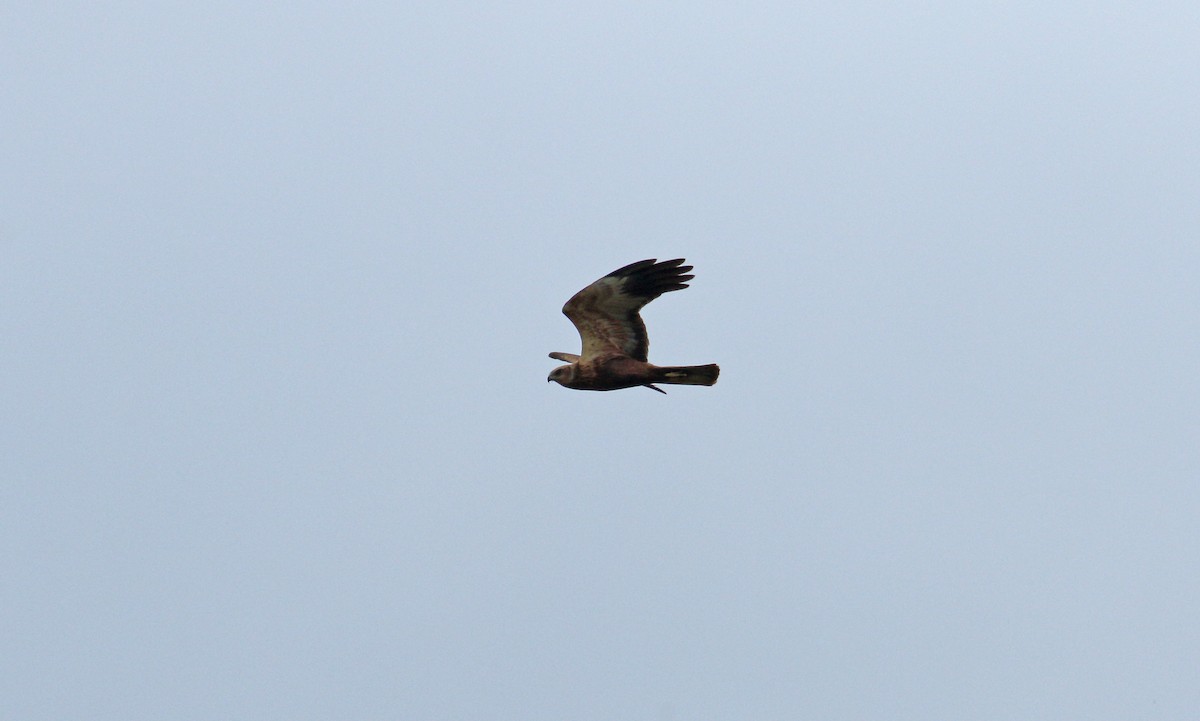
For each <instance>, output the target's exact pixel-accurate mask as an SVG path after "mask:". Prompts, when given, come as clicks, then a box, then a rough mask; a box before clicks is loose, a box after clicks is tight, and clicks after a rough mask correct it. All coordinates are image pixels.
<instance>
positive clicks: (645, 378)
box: [547, 258, 721, 393]
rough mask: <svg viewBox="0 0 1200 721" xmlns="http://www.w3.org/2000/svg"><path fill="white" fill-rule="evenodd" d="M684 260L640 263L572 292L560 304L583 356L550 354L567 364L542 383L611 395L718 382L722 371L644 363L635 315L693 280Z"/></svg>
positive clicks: (645, 344)
mask: <svg viewBox="0 0 1200 721" xmlns="http://www.w3.org/2000/svg"><path fill="white" fill-rule="evenodd" d="M691 269H692V267H691V266H689V265H683V259H682V258H677V259H675V260H665V261H663V262H661V263H659V262H657V261H655V260H653V259H651V260H642V261H639V262H637V263H632V264H630V265H627V266H625V267H624V268H619V269H617V270H614V271H613V272H612V273H609V274H608V275H606V276H604V277H603V278H601V279H599V280H597V281H596V282H594V283H592V284H591V285H589V286H587V287H586V288H584V289H583V290H581V291H579V292H578V293H576V294H575V295H574V296H572V297H571V299H570V300H568V301H567V304H566V305H564V306H563V313H564V314H565V315H566V316H567V317H568V318H570V319H571V322H572V323H574V324H575V328H576V329H577V330H578V331H579V336H580V339H581V340H582V342H583V351H582V355H574V354H573V353H559V352H555V353H551V354H550V357H551V358H556V359H558V360H563V361H567V363H568V365H565V366H559V367H558V368H555V369H554V370H553V371H551V372H550V377H549V378H547V380H551V381H556V382H557V383H559V384H561V385H563V386H565V387H567V388H573V389H576V390H588V391H611V390H618V389H621V388H633V387H635V386H646V387H648V388H651V389H653V390H656V391H659V392H660V393H662V392H663V391H662V390H661V389H659V388H656V387H655V386H654V385H653V384H654V383H666V384H676V385H706V386H711V385H713V384H714V383H716V382H717V376H718V375H719V374H720V371H721V369H720V368H718V367H717V365H716V364H709V365H702V366H656V365H654V364H652V363H650V362H649V361H647V359H646V356H647V351H648V350H649V347H650V341H649V338H648V337H647V335H646V325H645V323H643V322H642V318H641V316H640V315H638V311H639V310H641V309H642V307H644V306H645V305H646V304H647V303H649V302H650V301H652V300H654V299H655V298H657V297H658V296H660V295H662V294H663V293H667V292H670V291H673V290H682V289H683V288H686V287H687V283H686V281H688V280H691V279H692V278H693V277H694V276H691V275H685V273H687V271H689V270H691Z"/></svg>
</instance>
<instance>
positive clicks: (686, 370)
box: [654, 363, 721, 386]
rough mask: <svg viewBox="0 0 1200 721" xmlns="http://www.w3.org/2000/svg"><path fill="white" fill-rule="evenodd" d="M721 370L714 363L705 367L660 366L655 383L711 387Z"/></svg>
mask: <svg viewBox="0 0 1200 721" xmlns="http://www.w3.org/2000/svg"><path fill="white" fill-rule="evenodd" d="M720 374H721V369H720V368H719V367H717V364H716V363H709V364H708V365H706V366H661V367H659V368H658V373H657V374H656V375H657V377H656V378H655V379H654V382H655V383H675V384H678V385H686V386H711V385H713V384H714V383H716V382H717V376H718V375H720Z"/></svg>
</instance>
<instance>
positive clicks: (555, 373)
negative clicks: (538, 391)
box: [546, 365, 575, 386]
mask: <svg viewBox="0 0 1200 721" xmlns="http://www.w3.org/2000/svg"><path fill="white" fill-rule="evenodd" d="M574 377H575V366H573V365H565V366H559V367H557V368H555V369H554V370H552V371H550V375H549V376H548V377H547V378H546V382H547V383H549V382H550V381H554V382H555V383H558V384H559V385H564V386H565V385H566V384H568V383H570V382H571V380H572V379H573V378H574Z"/></svg>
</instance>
